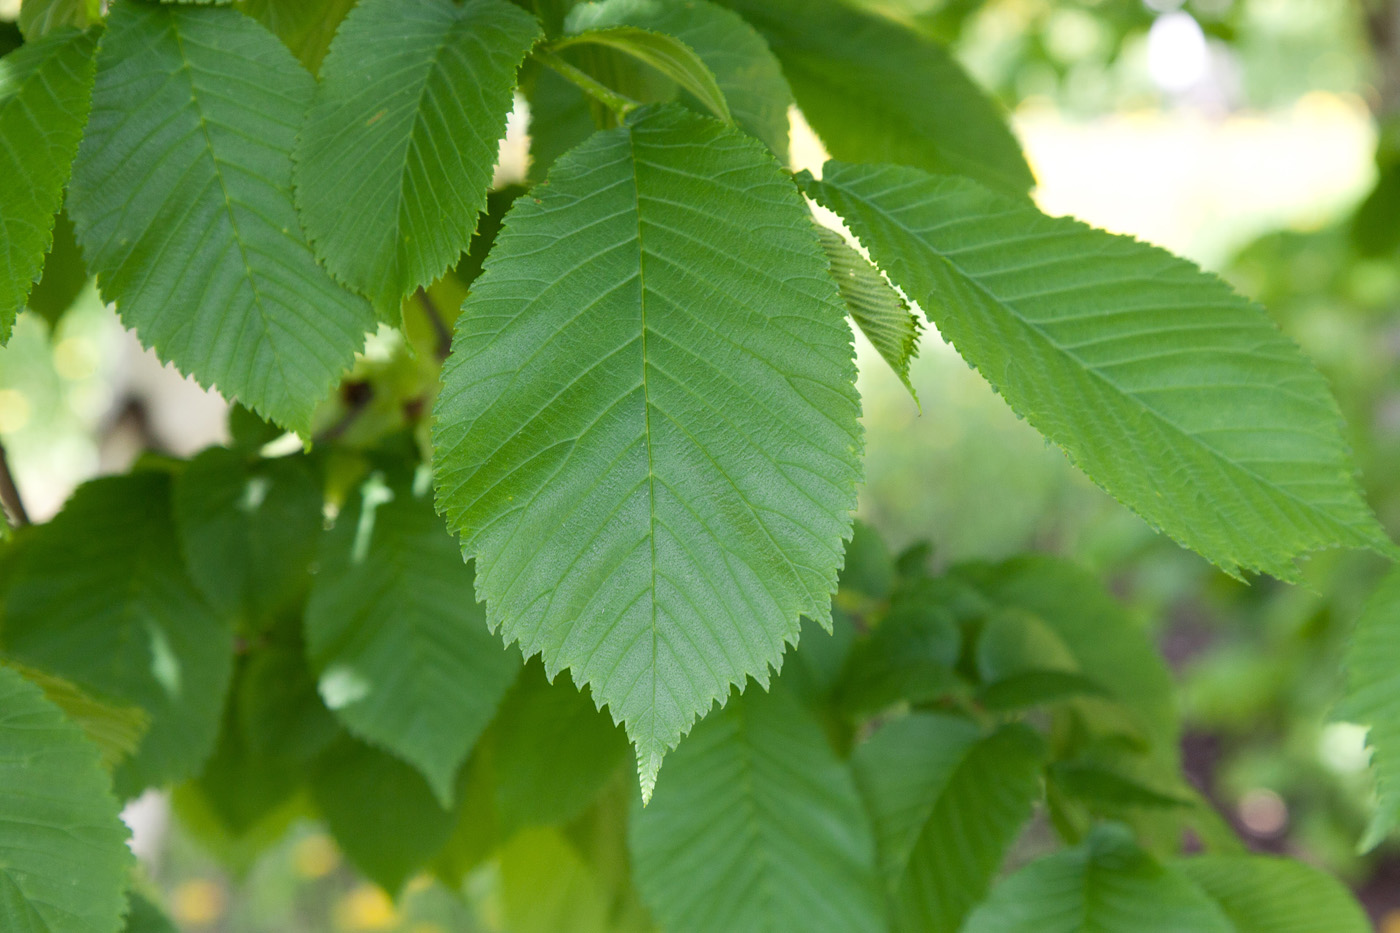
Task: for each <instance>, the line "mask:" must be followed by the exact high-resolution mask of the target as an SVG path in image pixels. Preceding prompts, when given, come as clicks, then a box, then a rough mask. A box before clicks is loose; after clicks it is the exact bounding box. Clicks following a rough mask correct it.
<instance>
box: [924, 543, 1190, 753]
mask: <svg viewBox="0 0 1400 933" xmlns="http://www.w3.org/2000/svg"><path fill="white" fill-rule="evenodd" d="M951 575H952V576H953V577H954V579H955V580H957V581H959V582H961V583H962V584H963V585H965V586H969V587H971V588H973V589H974V590H976V591H977V592H979V593H981V594H982V596H983V597H984V598H985V599H986V600H987V601H988V602H989V603H991V604H992V605H993V606H996V607H1000V608H1001V609H1002V610H1003V618H1008V617H1009V618H1017V617H1019V618H1020V619H1021V620H1023V621H1026V622H1030V621H1033V622H1034V623H1037V624H1039V625H1042V626H1044V627H1045V628H1046V629H1048V630H1049V631H1048V632H1047V633H1046V634H1047V635H1048V637H1049V638H1053V639H1054V645H1055V648H1054V649H1053V650H1056V651H1063V652H1066V653H1067V655H1068V659H1069V664H1070V665H1071V670H1072V672H1074V673H1078V674H1079V675H1081V676H1082V677H1083V678H1084V680H1086V681H1088V682H1091V683H1093V684H1097V685H1099V687H1101V688H1102V689H1103V690H1106V691H1107V692H1108V694H1109V695H1110V696H1111V697H1112V698H1113V700H1114V701H1115V702H1116V703H1117V704H1118V705H1121V706H1122V707H1124V708H1125V709H1127V710H1129V711H1130V714H1131V716H1132V718H1133V720H1134V721H1135V725H1136V726H1137V727H1138V729H1140V730H1141V733H1142V734H1143V735H1144V736H1145V737H1147V738H1148V739H1150V740H1151V741H1152V742H1153V744H1154V745H1155V746H1156V747H1157V748H1158V749H1160V750H1167V751H1168V754H1169V755H1170V756H1171V760H1173V761H1174V760H1175V754H1176V753H1175V748H1176V745H1177V735H1178V732H1179V725H1178V717H1177V700H1176V694H1175V692H1174V689H1173V684H1172V677H1171V673H1170V672H1169V671H1168V670H1167V667H1166V664H1165V663H1164V662H1163V661H1162V657H1161V655H1160V654H1158V652H1157V649H1156V648H1155V647H1154V646H1153V644H1152V642H1151V641H1150V640H1149V639H1148V638H1147V636H1146V634H1145V633H1144V632H1143V631H1142V629H1141V628H1140V627H1139V626H1138V625H1137V624H1136V623H1135V622H1134V620H1133V619H1132V618H1131V617H1130V616H1129V615H1128V613H1127V612H1126V611H1125V610H1124V608H1123V607H1122V606H1121V605H1120V604H1119V603H1118V602H1117V601H1116V600H1115V599H1114V598H1113V597H1112V596H1110V595H1109V594H1108V593H1107V592H1106V591H1105V590H1104V588H1103V585H1102V584H1101V583H1100V582H1099V581H1098V580H1097V579H1096V578H1095V577H1094V576H1093V574H1091V573H1089V572H1088V571H1087V570H1084V569H1083V568H1082V567H1080V566H1079V565H1077V564H1075V563H1073V562H1071V561H1067V560H1064V559H1061V558H1056V557H1050V556H1048V555H1039V554H1026V555H1022V556H1020V557H1014V558H1012V559H1010V560H1008V561H1004V562H1002V563H1000V564H980V563H979V564H963V565H961V566H959V567H955V568H953V570H952V571H951ZM1007 610H1010V611H1011V612H1009V613H1008V612H1006V611H1007ZM1039 650H1040V654H1039V655H1038V656H1037V660H1038V661H1039V662H1040V663H1039V667H1038V668H1037V669H1042V670H1043V669H1044V668H1045V667H1051V666H1053V665H1050V664H1048V663H1046V658H1047V653H1048V651H1049V650H1051V649H1048V648H1046V647H1045V642H1044V641H1041V642H1040V643H1039ZM982 660H983V663H984V664H985V663H986V662H987V661H988V658H987V657H986V655H985V654H984V656H983V659H982ZM1024 660H1025V659H1022V662H1020V663H1024ZM1062 663H1063V662H1062ZM1001 664H1002V665H1003V666H1004V667H1006V669H1005V670H1002V671H999V672H998V674H999V675H1001V676H1006V675H1010V674H1014V673H1017V672H1025V671H1026V670H1027V668H1026V667H1024V666H1021V667H1015V666H1012V662H1011V660H1010V658H1009V657H1007V656H1004V657H1003V659H1002V661H1001ZM984 670H985V668H984ZM1081 687H1082V688H1084V689H1085V692H1089V690H1088V688H1087V685H1086V684H1081ZM1084 702H1088V703H1093V702H1096V701H1095V700H1092V699H1086V700H1085V701H1084Z"/></svg>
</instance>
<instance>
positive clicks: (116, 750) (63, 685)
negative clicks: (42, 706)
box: [8, 662, 151, 771]
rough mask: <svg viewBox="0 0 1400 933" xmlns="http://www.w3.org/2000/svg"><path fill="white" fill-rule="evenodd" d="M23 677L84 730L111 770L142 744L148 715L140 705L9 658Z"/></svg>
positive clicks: (148, 723) (149, 721)
mask: <svg viewBox="0 0 1400 933" xmlns="http://www.w3.org/2000/svg"><path fill="white" fill-rule="evenodd" d="M8 666H10V667H12V668H14V669H15V670H17V671H18V672H19V673H20V674H21V675H23V677H24V679H25V680H27V681H29V682H30V683H32V684H35V685H37V686H38V687H39V689H41V690H43V691H44V698H45V699H46V700H48V701H49V702H50V703H52V704H54V705H55V706H57V707H58V708H59V709H60V710H62V711H63V715H64V716H66V717H67V718H68V721H69V722H71V723H73V724H74V725H76V726H78V727H79V728H80V729H82V730H83V734H84V735H86V736H87V737H88V739H89V740H90V741H91V742H92V744H94V745H96V746H97V751H98V754H100V755H101V757H102V767H104V768H106V769H107V770H108V771H111V770H112V769H113V768H115V767H116V766H117V765H119V764H121V763H122V762H123V761H125V760H126V759H127V758H128V757H130V756H131V754H132V753H133V752H135V751H136V749H137V747H139V746H140V744H141V738H142V737H143V736H144V735H145V734H146V730H147V729H149V728H150V725H151V719H150V717H149V716H147V715H146V711H145V710H143V709H141V707H139V706H130V705H127V704H124V703H115V702H112V701H110V700H104V699H99V698H98V697H95V696H93V695H92V694H90V693H88V692H86V691H84V690H82V689H80V688H79V687H78V686H77V685H76V684H74V683H72V682H71V681H68V680H64V679H63V678H62V677H56V676H54V675H53V674H49V673H46V672H44V671H40V670H36V669H34V668H32V667H25V666H24V665H22V664H14V663H13V662H11V663H10V664H9V665H8Z"/></svg>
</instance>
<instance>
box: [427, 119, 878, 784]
mask: <svg viewBox="0 0 1400 933" xmlns="http://www.w3.org/2000/svg"><path fill="white" fill-rule="evenodd" d="M851 357H852V347H851V342H850V331H849V329H848V327H847V325H846V323H845V321H844V320H843V309H842V307H841V304H840V299H839V297H838V295H837V293H836V290H835V286H834V285H833V284H832V282H831V279H830V276H829V275H828V274H827V270H826V263H825V260H824V258H823V256H822V253H821V248H820V246H819V245H818V243H817V239H816V234H815V233H814V232H813V230H812V225H811V222H810V220H809V219H808V216H807V214H806V213H805V212H804V208H803V207H802V204H801V202H800V201H799V200H798V198H797V197H796V194H795V192H794V190H793V188H792V187H791V185H790V183H789V182H788V180H787V179H786V178H784V176H783V175H782V173H781V172H780V171H779V169H778V166H777V164H776V163H775V162H774V161H773V160H772V157H771V156H770V155H769V154H768V153H767V152H765V151H764V150H763V148H762V146H761V145H760V144H759V143H757V142H756V141H754V140H752V139H750V138H748V137H746V136H744V135H742V134H740V133H738V132H737V131H735V130H733V129H729V128H725V127H723V126H722V125H721V124H719V123H717V122H714V121H712V120H709V119H707V118H705V117H701V116H698V115H695V114H692V113H689V112H687V111H684V110H681V109H679V108H676V107H666V108H660V109H656V110H648V111H647V112H645V113H643V114H642V115H640V116H639V117H638V118H637V119H635V120H634V121H633V122H631V123H630V124H629V125H627V126H625V127H622V128H619V129H617V130H612V131H608V132H604V133H600V134H598V135H596V136H594V137H593V138H592V139H591V140H590V141H589V142H588V143H586V144H585V145H584V146H582V147H580V148H579V149H576V150H575V151H574V152H573V153H571V154H570V155H568V156H566V157H565V158H563V159H561V160H560V161H559V162H558V163H556V165H555V167H554V170H553V172H552V173H551V175H550V180H549V182H548V183H547V184H545V185H543V186H540V187H539V188H537V189H536V190H535V192H534V193H533V195H532V196H530V197H523V198H521V199H519V200H518V201H517V202H516V206H515V207H514V208H513V209H512V211H511V213H510V215H509V216H508V217H507V219H506V223H505V228H504V230H503V231H502V232H501V234H500V236H499V237H498V239H497V241H496V247H495V249H494V250H493V252H492V255H491V257H490V259H489V260H488V261H487V264H486V270H485V272H484V273H483V274H482V276H481V278H480V279H478V280H477V282H476V284H475V286H474V287H473V290H472V294H471V296H470V297H469V298H468V299H467V302H466V305H465V306H464V308H463V311H462V316H461V318H460V319H459V320H458V326H457V333H456V337H455V339H454V341H453V354H452V357H451V358H450V359H449V360H448V363H447V366H446V367H445V370H444V382H445V387H444V390H443V393H442V396H441V397H440V399H439V401H438V405H437V410H436V416H437V427H436V432H435V445H436V451H437V453H436V457H435V460H434V468H435V470H436V473H437V486H438V502H439V505H440V507H441V508H442V509H443V511H444V512H445V513H446V515H447V517H448V522H449V525H450V526H451V527H452V529H453V530H455V531H457V532H458V533H460V534H461V535H462V546H463V550H464V552H465V553H466V554H467V555H469V556H475V557H476V558H477V588H478V592H479V593H480V594H482V596H483V597H484V598H485V601H486V605H487V611H488V620H489V621H490V622H491V624H492V625H494V626H499V627H500V628H501V629H502V630H503V631H504V632H505V634H506V636H507V637H508V638H510V639H512V640H515V641H518V642H520V644H521V646H522V647H523V648H524V650H525V652H526V654H527V655H534V654H536V653H541V654H543V657H544V661H545V664H546V668H547V669H548V671H549V672H551V673H553V672H554V671H557V670H559V669H560V668H562V667H569V668H570V669H571V670H572V671H573V674H574V679H575V681H577V682H579V683H581V684H582V683H587V684H589V685H590V686H591V687H592V690H593V696H594V698H595V700H597V701H598V702H600V703H607V704H608V706H609V708H610V710H611V711H612V714H613V716H614V717H615V718H617V719H620V720H621V721H623V722H624V723H625V724H626V726H627V732H628V735H629V736H630V737H631V739H632V741H633V742H634V744H635V745H636V747H637V751H638V757H639V765H640V768H641V776H642V786H643V791H644V793H649V791H650V788H651V783H652V780H653V778H654V776H655V774H656V771H657V769H658V768H659V766H660V762H661V757H662V755H663V754H664V753H665V752H666V750H667V749H669V748H671V747H673V746H674V745H675V743H676V742H677V741H679V739H680V737H681V736H682V735H683V734H684V733H685V732H686V730H687V729H688V728H689V726H690V724H691V722H692V721H693V720H694V718H695V717H696V716H697V715H698V714H700V713H702V712H704V711H705V710H707V709H708V708H709V707H710V705H711V703H712V702H713V701H714V700H717V699H721V698H723V697H724V696H727V695H728V692H729V688H730V686H731V685H732V684H736V683H742V682H743V680H744V678H745V676H746V675H753V676H755V677H756V678H758V679H759V680H760V681H766V679H767V669H768V667H769V665H770V664H775V663H777V661H778V659H779V657H780V656H781V654H782V651H783V647H784V644H785V643H786V642H791V641H793V640H795V638H796V636H797V633H798V626H799V617H800V615H802V614H804V613H805V614H807V615H809V616H810V617H812V618H814V619H819V620H829V619H830V594H831V591H832V589H833V588H834V585H835V580H836V569H837V567H838V565H839V563H840V551H841V542H842V539H843V538H844V537H846V536H847V535H849V529H850V518H849V509H850V508H851V506H852V505H853V504H854V483H855V479H856V475H857V471H858V467H857V458H858V455H859V451H860V446H861V441H860V433H859V427H858V425H857V423H856V414H857V407H858V406H857V401H856V398H855V393H854V388H853V386H852V380H853V376H854V369H853V365H852V359H851Z"/></svg>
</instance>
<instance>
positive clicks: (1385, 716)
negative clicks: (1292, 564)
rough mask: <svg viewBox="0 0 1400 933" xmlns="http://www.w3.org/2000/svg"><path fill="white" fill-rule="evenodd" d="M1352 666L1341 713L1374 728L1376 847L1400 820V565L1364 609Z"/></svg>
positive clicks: (1369, 739)
mask: <svg viewBox="0 0 1400 933" xmlns="http://www.w3.org/2000/svg"><path fill="white" fill-rule="evenodd" d="M1346 668H1347V689H1346V697H1345V698H1344V699H1343V700H1342V703H1341V705H1340V706H1339V707H1338V709H1337V712H1336V716H1337V717H1338V718H1339V719H1347V720H1350V721H1352V722H1355V723H1358V724H1360V725H1363V726H1366V727H1368V729H1369V730H1370V731H1369V732H1368V733H1367V735H1366V744H1367V745H1369V746H1370V748H1371V771H1372V773H1373V774H1374V776H1375V782H1376V798H1377V800H1376V812H1375V814H1374V815H1373V817H1372V820H1371V826H1370V828H1369V829H1368V830H1367V833H1366V839H1365V840H1364V841H1363V843H1362V847H1363V848H1365V849H1371V848H1373V847H1374V846H1376V845H1377V844H1379V843H1380V842H1381V841H1382V840H1384V839H1385V837H1387V836H1389V835H1390V834H1391V832H1393V831H1394V829H1395V827H1396V824H1397V823H1400V568H1397V569H1395V570H1392V571H1391V572H1390V573H1389V574H1388V575H1387V576H1386V577H1385V578H1384V579H1383V580H1381V582H1380V584H1379V585H1378V586H1377V587H1376V589H1375V591H1374V592H1372V593H1371V596H1370V598H1369V599H1368V600H1367V601H1366V605H1365V607H1364V608H1363V609H1362V610H1361V617H1360V618H1359V619H1357V620H1356V631H1355V632H1354V633H1353V634H1352V639H1351V644H1350V646H1349V647H1348V648H1347V654H1346Z"/></svg>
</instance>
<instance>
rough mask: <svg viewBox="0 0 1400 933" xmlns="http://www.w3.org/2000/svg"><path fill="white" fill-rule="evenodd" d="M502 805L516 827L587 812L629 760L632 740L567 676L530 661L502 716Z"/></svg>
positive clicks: (498, 748) (504, 817)
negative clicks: (551, 674)
mask: <svg viewBox="0 0 1400 933" xmlns="http://www.w3.org/2000/svg"><path fill="white" fill-rule="evenodd" d="M494 731H495V734H496V743H495V759H494V764H495V769H496V776H497V781H496V792H495V796H496V803H497V805H498V807H499V808H500V813H501V821H502V823H504V824H505V827H506V830H507V831H509V830H510V829H513V828H515V827H517V826H531V825H537V824H542V823H565V822H568V821H569V820H572V819H574V818H575V817H577V816H578V815H579V814H581V813H582V812H583V811H584V809H585V808H587V806H588V805H589V803H591V802H592V800H593V798H594V797H596V796H597V795H598V792H599V791H600V790H601V789H602V787H603V785H604V784H606V783H607V782H608V779H609V778H611V777H612V776H613V775H614V774H616V772H617V770H618V767H619V766H620V765H621V764H622V763H623V761H625V760H626V758H627V737H626V736H625V735H624V734H623V732H622V730H621V729H619V728H618V727H617V726H616V725H615V724H614V723H613V722H612V721H611V720H610V719H609V718H608V717H607V715H606V714H604V713H603V712H601V711H599V710H598V708H597V707H596V706H594V705H593V701H592V700H591V699H590V698H589V695H588V691H587V688H584V690H583V691H579V690H578V689H576V688H575V687H574V685H573V684H572V683H569V682H568V678H567V677H564V676H562V675H561V676H560V677H558V678H556V679H555V681H554V683H552V684H551V683H549V681H547V680H546V679H545V676H544V668H543V667H542V666H541V665H540V664H538V663H537V662H531V663H530V664H529V665H527V666H526V668H525V673H524V674H523V675H522V676H521V678H520V679H519V681H518V682H517V683H516V685H515V688H514V689H512V690H511V692H510V693H509V694H507V695H506V698H505V700H504V701H503V702H502V703H501V711H500V713H499V714H498V715H497V716H496V720H495V729H494Z"/></svg>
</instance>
